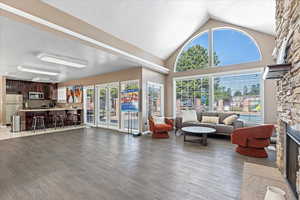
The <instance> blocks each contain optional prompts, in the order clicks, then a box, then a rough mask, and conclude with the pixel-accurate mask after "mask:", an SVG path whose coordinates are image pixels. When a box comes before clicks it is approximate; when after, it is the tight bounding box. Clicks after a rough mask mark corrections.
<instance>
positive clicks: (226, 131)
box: [175, 112, 244, 135]
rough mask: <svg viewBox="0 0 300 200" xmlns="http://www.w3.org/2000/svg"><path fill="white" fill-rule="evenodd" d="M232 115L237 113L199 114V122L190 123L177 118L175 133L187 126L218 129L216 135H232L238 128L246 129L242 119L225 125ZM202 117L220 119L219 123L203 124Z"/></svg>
mask: <svg viewBox="0 0 300 200" xmlns="http://www.w3.org/2000/svg"><path fill="white" fill-rule="evenodd" d="M230 115H237V116H239V114H236V113H220V112H197V119H198V121H189V122H184V123H183V122H182V117H176V120H175V127H176V131H175V133H176V132H177V131H178V130H180V129H181V128H182V127H187V126H204V127H210V128H214V129H216V134H220V135H230V134H231V132H232V131H234V130H235V129H237V128H242V127H244V122H243V121H242V120H240V119H237V120H235V121H234V122H233V123H232V124H231V125H225V124H224V123H223V120H224V119H225V118H226V117H228V116H230ZM202 116H214V117H219V123H202V122H201V120H202Z"/></svg>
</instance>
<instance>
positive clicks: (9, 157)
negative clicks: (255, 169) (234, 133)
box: [0, 128, 275, 200]
mask: <svg viewBox="0 0 300 200" xmlns="http://www.w3.org/2000/svg"><path fill="white" fill-rule="evenodd" d="M274 157H275V156H274V155H273V154H271V156H270V158H269V159H256V158H250V157H244V156H242V155H239V154H237V153H235V152H234V146H233V145H231V144H230V141H229V140H228V139H224V138H208V146H202V145H199V144H192V143H191V144H190V143H183V137H182V136H180V137H174V136H172V137H171V138H170V139H163V140H153V139H152V138H151V137H150V136H142V137H138V138H133V137H132V136H129V135H126V134H119V133H115V132H114V131H109V130H105V129H98V128H88V129H80V130H73V131H67V132H62V133H53V134H44V135H38V136H32V137H24V138H16V139H10V140H3V141H0V199H1V200H2V199H3V200H16V199H22V200H40V199H41V200H56V199H57V200H77V199H82V200H94V199H100V200H127V199H128V200H129V199H130V200H174V199H176V200H192V199H197V200H208V199H209V200H214V199H216V200H217V199H218V200H220V199H222V200H227V199H239V193H240V188H241V183H242V170H243V164H244V162H245V161H246V162H253V163H258V164H263V165H268V166H272V165H274V161H273V160H274Z"/></svg>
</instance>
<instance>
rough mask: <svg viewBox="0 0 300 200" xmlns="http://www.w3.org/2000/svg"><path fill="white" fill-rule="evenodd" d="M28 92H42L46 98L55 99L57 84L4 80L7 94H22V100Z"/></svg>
mask: <svg viewBox="0 0 300 200" xmlns="http://www.w3.org/2000/svg"><path fill="white" fill-rule="evenodd" d="M29 92H43V93H44V97H45V99H47V100H56V99H57V84H54V83H39V82H31V81H21V80H10V79H8V80H6V93H7V94H22V95H23V99H24V100H28V99H29V97H28V93H29Z"/></svg>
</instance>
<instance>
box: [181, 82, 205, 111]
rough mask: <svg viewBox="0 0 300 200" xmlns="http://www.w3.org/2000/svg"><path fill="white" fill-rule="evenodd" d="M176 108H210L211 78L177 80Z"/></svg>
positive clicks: (198, 109) (201, 109) (200, 109)
mask: <svg viewBox="0 0 300 200" xmlns="http://www.w3.org/2000/svg"><path fill="white" fill-rule="evenodd" d="M176 110H177V111H180V110H197V111H207V110H209V78H208V77H202V78H197V79H189V80H177V81H176Z"/></svg>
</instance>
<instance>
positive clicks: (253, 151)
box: [231, 125, 275, 158]
mask: <svg viewBox="0 0 300 200" xmlns="http://www.w3.org/2000/svg"><path fill="white" fill-rule="evenodd" d="M274 128H275V127H274V126H273V125H261V126H255V127H247V128H239V129H236V130H235V131H233V132H232V134H231V142H232V144H237V145H238V146H237V147H236V152H238V153H240V154H243V155H246V156H251V157H258V158H265V157H268V154H267V152H266V150H265V149H264V148H265V147H267V146H269V145H270V138H271V136H272V134H273V131H274Z"/></svg>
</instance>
